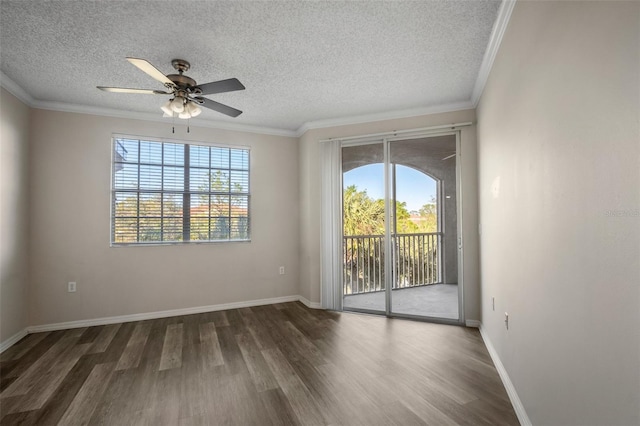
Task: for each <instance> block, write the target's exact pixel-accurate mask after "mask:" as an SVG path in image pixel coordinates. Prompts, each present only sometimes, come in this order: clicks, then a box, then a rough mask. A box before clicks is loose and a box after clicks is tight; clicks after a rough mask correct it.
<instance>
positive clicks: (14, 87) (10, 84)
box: [0, 71, 34, 106]
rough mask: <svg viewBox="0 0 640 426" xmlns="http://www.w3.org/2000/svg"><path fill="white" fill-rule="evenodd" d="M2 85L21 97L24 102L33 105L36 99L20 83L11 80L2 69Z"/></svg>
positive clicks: (0, 82) (0, 74)
mask: <svg viewBox="0 0 640 426" xmlns="http://www.w3.org/2000/svg"><path fill="white" fill-rule="evenodd" d="M0 86H1V87H3V88H4V89H6V91H7V92H9V93H11V94H12V95H13V96H15V97H16V98H18V99H20V100H21V101H22V102H23V103H25V104H27V105H28V106H33V103H34V99H33V98H32V97H31V95H30V94H28V93H27V92H26V91H25V90H24V89H23V88H22V87H20V86H19V85H18V83H16V82H15V81H13V80H11V79H10V78H9V77H8V76H7V75H6V74H5V73H3V72H2V71H0Z"/></svg>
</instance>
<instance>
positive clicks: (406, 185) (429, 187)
mask: <svg viewBox="0 0 640 426" xmlns="http://www.w3.org/2000/svg"><path fill="white" fill-rule="evenodd" d="M343 185H344V187H345V188H346V187H347V186H350V185H355V186H356V187H357V188H358V190H364V189H366V190H367V194H368V195H369V196H370V197H371V198H373V199H379V198H384V173H383V167H382V164H381V163H378V164H369V165H367V166H362V167H357V168H355V169H353V170H349V171H348V172H347V173H344V174H343ZM396 197H397V199H398V201H404V202H406V203H407V210H409V211H412V210H419V209H420V207H422V206H423V205H425V204H427V203H429V202H430V201H431V198H432V197H434V198H435V197H436V181H435V180H433V179H431V178H430V177H429V176H427V175H425V174H424V173H422V172H419V171H417V170H415V169H412V168H410V167H406V166H401V165H398V166H396Z"/></svg>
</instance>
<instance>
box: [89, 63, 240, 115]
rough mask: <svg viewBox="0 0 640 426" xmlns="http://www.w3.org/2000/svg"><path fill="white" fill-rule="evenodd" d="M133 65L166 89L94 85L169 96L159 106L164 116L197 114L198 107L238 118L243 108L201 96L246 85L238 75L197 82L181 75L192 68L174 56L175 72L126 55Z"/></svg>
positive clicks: (125, 91) (121, 90)
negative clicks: (164, 70) (159, 68)
mask: <svg viewBox="0 0 640 426" xmlns="http://www.w3.org/2000/svg"><path fill="white" fill-rule="evenodd" d="M127 61H129V62H131V63H132V64H133V65H135V66H136V67H138V68H140V69H141V70H142V71H144V72H145V73H147V74H149V75H150V76H151V77H153V78H155V79H156V80H158V81H159V82H160V83H162V84H164V87H165V88H166V89H167V90H168V92H166V91H163V90H151V89H129V88H125V87H105V86H97V87H98V89H100V90H104V91H105V92H115V93H138V94H144V95H171V96H173V97H172V98H171V99H170V100H169V101H167V102H166V103H165V104H164V105H162V107H161V109H162V111H163V112H164V115H163V116H164V117H178V118H183V119H188V118H192V117H196V116H197V115H199V114H200V113H201V112H202V110H201V109H200V107H201V106H203V107H205V108H209V109H212V110H214V111H217V112H219V113H222V114H225V115H228V116H230V117H237V116H239V115H240V114H242V111H240V110H238V109H235V108H231V107H230V106H227V105H224V104H221V103H219V102H216V101H212V100H211V99H207V98H204V97H203V95H212V94H215V93H225V92H233V91H235V90H244V89H245V87H244V85H243V84H242V83H240V81H239V80H238V79H237V78H230V79H227V80H220V81H214V82H211V83H206V84H197V83H196V81H195V80H194V79H192V78H191V77H188V76H186V75H184V74H183V73H184V72H185V71H188V70H189V68H190V67H191V64H189V62H187V61H185V60H184V59H174V60H172V61H171V65H173V68H175V69H176V71H178V74H169V75H164V74H163V73H162V72H161V71H160V70H158V69H157V68H156V67H155V66H153V65H152V64H151V63H150V62H149V61H147V60H145V59H139V58H127Z"/></svg>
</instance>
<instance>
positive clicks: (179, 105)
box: [171, 97, 184, 114]
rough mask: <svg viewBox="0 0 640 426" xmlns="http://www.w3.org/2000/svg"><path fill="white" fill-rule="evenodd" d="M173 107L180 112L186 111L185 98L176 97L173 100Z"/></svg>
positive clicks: (174, 110)
mask: <svg viewBox="0 0 640 426" xmlns="http://www.w3.org/2000/svg"><path fill="white" fill-rule="evenodd" d="M171 109H172V110H173V112H177V113H178V114H179V113H181V112H182V111H184V100H183V99H182V98H180V97H176V98H175V99H173V100H172V101H171Z"/></svg>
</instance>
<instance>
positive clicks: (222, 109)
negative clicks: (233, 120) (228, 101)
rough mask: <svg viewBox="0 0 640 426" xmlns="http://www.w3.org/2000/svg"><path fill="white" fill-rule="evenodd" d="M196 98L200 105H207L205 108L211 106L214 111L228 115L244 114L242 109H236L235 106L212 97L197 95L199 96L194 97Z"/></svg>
mask: <svg viewBox="0 0 640 426" xmlns="http://www.w3.org/2000/svg"><path fill="white" fill-rule="evenodd" d="M193 99H195V100H196V101H197V102H198V104H199V105H201V106H203V107H205V108H209V109H212V110H214V111H218V112H219V113H222V114H225V115H228V116H230V117H237V116H239V115H240V114H242V111H240V110H239V109H235V108H231V107H230V106H227V105H224V104H221V103H219V102H216V101H212V100H211V99H207V98H201V97H197V98H193Z"/></svg>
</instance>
